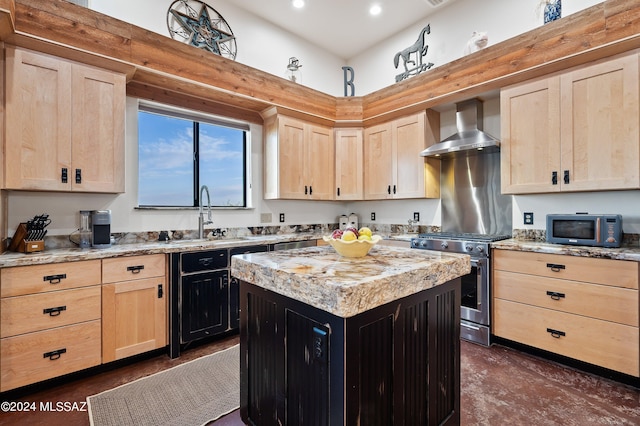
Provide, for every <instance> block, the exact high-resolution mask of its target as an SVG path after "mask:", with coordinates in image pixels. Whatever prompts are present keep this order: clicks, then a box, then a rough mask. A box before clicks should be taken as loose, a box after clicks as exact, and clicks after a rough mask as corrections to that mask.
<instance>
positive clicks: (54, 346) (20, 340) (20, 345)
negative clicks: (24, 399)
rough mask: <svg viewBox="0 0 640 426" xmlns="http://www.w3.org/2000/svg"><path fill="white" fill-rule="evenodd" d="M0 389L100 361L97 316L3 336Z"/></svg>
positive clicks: (70, 371)
mask: <svg viewBox="0 0 640 426" xmlns="http://www.w3.org/2000/svg"><path fill="white" fill-rule="evenodd" d="M0 345H1V346H0V347H1V351H0V352H1V354H0V357H1V358H0V370H1V371H2V377H1V379H0V391H2V392H4V391H6V390H10V389H15V388H18V387H20V386H25V385H28V384H31V383H36V382H39V381H42V380H47V379H51V378H53V377H57V376H62V375H64V374H68V373H72V372H74V371H79V370H82V369H85V368H89V367H93V366H96V365H99V364H100V358H101V356H100V320H94V321H88V322H84V323H80V324H74V325H68V326H65V327H58V328H52V329H49V330H43V331H38V332H34V333H27V334H21V335H18V336H14V337H8V338H5V339H2V343H1V344H0Z"/></svg>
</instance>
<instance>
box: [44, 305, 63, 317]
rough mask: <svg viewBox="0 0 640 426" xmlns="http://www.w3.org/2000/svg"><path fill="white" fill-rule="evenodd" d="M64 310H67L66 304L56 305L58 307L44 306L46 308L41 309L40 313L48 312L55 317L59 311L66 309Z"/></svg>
mask: <svg viewBox="0 0 640 426" xmlns="http://www.w3.org/2000/svg"><path fill="white" fill-rule="evenodd" d="M66 310H67V307H66V306H58V307H55V308H46V309H43V310H42V313H43V314H44V315H46V314H49V316H52V317H57V316H58V315H60V313H61V312H62V311H66Z"/></svg>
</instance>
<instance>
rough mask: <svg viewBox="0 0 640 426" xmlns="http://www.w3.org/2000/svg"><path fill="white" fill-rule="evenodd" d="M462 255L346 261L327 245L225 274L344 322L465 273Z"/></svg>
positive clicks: (375, 252)
mask: <svg viewBox="0 0 640 426" xmlns="http://www.w3.org/2000/svg"><path fill="white" fill-rule="evenodd" d="M470 271H471V262H470V258H469V256H468V255H465V254H452V253H442V252H435V251H430V250H415V249H410V248H403V247H393V246H380V245H377V246H375V247H373V248H372V249H371V251H370V252H369V254H368V255H367V256H365V257H362V258H346V257H342V256H340V255H339V254H337V253H336V252H335V251H334V249H333V248H332V247H331V246H319V247H309V248H304V249H295V250H286V251H280V252H269V253H251V254H243V255H238V256H234V257H233V258H232V259H231V275H233V276H234V277H236V278H239V279H241V280H243V281H247V282H249V283H252V284H255V285H257V286H259V287H262V288H265V289H267V290H271V291H274V292H276V293H279V294H282V295H284V296H287V297H290V298H292V299H295V300H299V301H301V302H304V303H307V304H309V305H312V306H315V307H317V308H319V309H322V310H325V311H327V312H329V313H332V314H334V315H337V316H340V317H343V318H348V317H351V316H354V315H357V314H359V313H362V312H365V311H367V310H369V309H372V308H375V307H377V306H381V305H383V304H385V303H388V302H391V301H393V300H397V299H400V298H402V297H405V296H409V295H412V294H415V293H417V292H419V291H421V290H425V289H428V288H432V287H434V286H437V285H439V284H443V283H445V282H447V281H450V280H452V279H454V278H458V277H460V276H462V275H465V274H468V273H469V272H470Z"/></svg>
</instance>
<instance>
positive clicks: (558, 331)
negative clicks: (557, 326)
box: [547, 328, 567, 339]
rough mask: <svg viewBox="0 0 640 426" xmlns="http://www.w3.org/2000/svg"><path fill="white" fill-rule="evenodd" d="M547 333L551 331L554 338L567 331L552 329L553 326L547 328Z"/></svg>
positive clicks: (564, 334) (563, 334)
mask: <svg viewBox="0 0 640 426" xmlns="http://www.w3.org/2000/svg"><path fill="white" fill-rule="evenodd" d="M547 333H551V336H553V337H555V338H556V339H559V338H560V337H562V336H566V335H567V333H565V332H564V331H560V330H554V329H553V328H547Z"/></svg>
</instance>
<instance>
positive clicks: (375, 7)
mask: <svg viewBox="0 0 640 426" xmlns="http://www.w3.org/2000/svg"><path fill="white" fill-rule="evenodd" d="M381 12H382V7H380V5H379V4H373V5H371V7H370V8H369V13H370V14H372V15H373V16H377V15H380V13H381Z"/></svg>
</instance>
